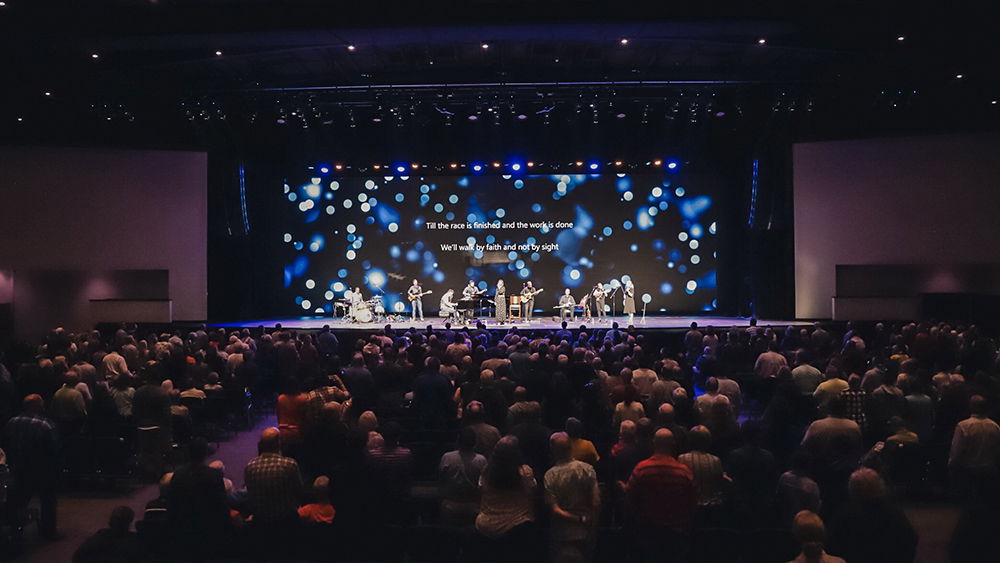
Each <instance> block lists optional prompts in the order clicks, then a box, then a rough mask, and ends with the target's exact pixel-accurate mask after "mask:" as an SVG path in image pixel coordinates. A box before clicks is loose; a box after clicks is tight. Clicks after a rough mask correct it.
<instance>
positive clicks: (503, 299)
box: [493, 280, 507, 324]
mask: <svg viewBox="0 0 1000 563" xmlns="http://www.w3.org/2000/svg"><path fill="white" fill-rule="evenodd" d="M493 302H494V305H495V306H496V311H497V314H496V317H497V323H498V324H503V323H506V322H507V288H506V287H505V286H504V284H503V280H497V293H496V295H494V296H493Z"/></svg>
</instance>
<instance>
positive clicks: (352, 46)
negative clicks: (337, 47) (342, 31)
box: [347, 43, 357, 53]
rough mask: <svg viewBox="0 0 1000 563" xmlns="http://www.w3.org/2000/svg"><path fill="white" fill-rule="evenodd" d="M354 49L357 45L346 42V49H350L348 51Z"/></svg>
mask: <svg viewBox="0 0 1000 563" xmlns="http://www.w3.org/2000/svg"><path fill="white" fill-rule="evenodd" d="M355 49H357V47H356V46H355V45H354V43H348V44H347V50H348V51H350V52H352V53H353V52H354V51H355Z"/></svg>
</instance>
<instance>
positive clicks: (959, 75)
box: [955, 74, 965, 79]
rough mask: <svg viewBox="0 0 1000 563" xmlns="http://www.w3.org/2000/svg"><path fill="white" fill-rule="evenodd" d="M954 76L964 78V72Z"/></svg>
mask: <svg viewBox="0 0 1000 563" xmlns="http://www.w3.org/2000/svg"><path fill="white" fill-rule="evenodd" d="M955 78H958V79H962V78H965V75H964V74H956V75H955Z"/></svg>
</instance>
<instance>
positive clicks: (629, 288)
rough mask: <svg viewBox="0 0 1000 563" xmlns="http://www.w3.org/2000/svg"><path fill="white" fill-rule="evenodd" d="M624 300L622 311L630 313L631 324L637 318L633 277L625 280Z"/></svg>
mask: <svg viewBox="0 0 1000 563" xmlns="http://www.w3.org/2000/svg"><path fill="white" fill-rule="evenodd" d="M624 300H625V301H624V303H623V304H622V305H623V306H624V309H623V310H622V312H623V313H625V314H626V315H628V324H630V325H631V324H632V321H633V320H634V319H635V286H634V285H632V280H631V279H630V280H628V281H627V282H625V296H624Z"/></svg>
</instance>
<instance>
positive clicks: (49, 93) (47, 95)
mask: <svg viewBox="0 0 1000 563" xmlns="http://www.w3.org/2000/svg"><path fill="white" fill-rule="evenodd" d="M44 94H45V97H49V96H51V95H52V92H44Z"/></svg>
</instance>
